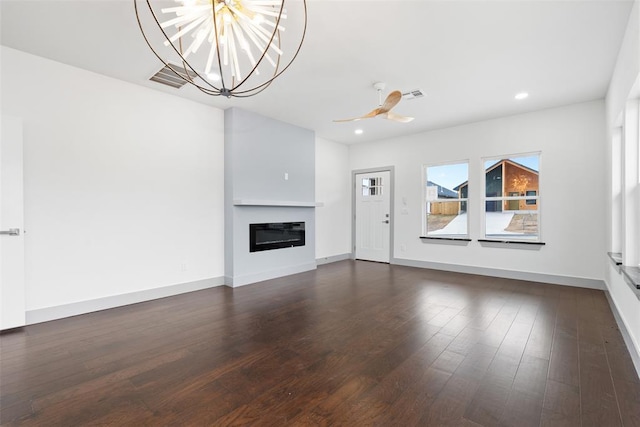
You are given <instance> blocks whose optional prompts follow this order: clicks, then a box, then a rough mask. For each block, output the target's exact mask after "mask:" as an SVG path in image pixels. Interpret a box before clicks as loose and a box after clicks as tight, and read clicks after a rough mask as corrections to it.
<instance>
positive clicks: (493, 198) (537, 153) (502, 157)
mask: <svg viewBox="0 0 640 427" xmlns="http://www.w3.org/2000/svg"><path fill="white" fill-rule="evenodd" d="M533 156H537V157H538V189H537V193H536V195H535V196H527V192H528V191H531V190H527V189H526V187H525V189H524V191H521V194H524V195H521V196H507V195H504V194H502V196H490V197H487V170H488V169H490V168H492V167H493V166H494V165H495V164H498V163H499V162H501V161H502V160H511V159H517V158H519V157H533ZM481 161H482V165H481V168H480V173H481V174H482V178H481V180H480V182H481V183H482V196H481V199H482V203H481V205H482V211H481V212H482V215H481V217H482V219H481V227H482V231H481V235H482V236H483V237H482V239H483V240H496V241H505V240H506V241H510V242H511V241H513V242H523V243H542V242H543V240H542V206H541V205H542V203H541V196H540V194H541V193H542V187H543V179H542V173H541V171H542V151H532V152H526V153H515V154H505V155H500V156H487V157H482V159H481ZM490 161H495V162H496V163H495V164H494V165H492V166H489V167H487V166H486V164H487V162H490ZM516 163H517V162H516ZM502 176H503V177H504V170H503V171H502ZM503 190H504V186H503ZM502 192H503V191H501V193H502ZM521 200H523V201H524V203H525V206H536V210H535V211H536V213H537V215H538V218H537V221H538V233H537V236H536V238H531V237H526V236H527V235H525V234H523V235H519V234H509V235H501V236H499V235H495V234H487V202H498V203H501V206H502V209H503V210H504V206H505V205H506V203H508V202H509V201H518V203H520V201H521ZM530 200H534V201H535V203H533V204H529V203H528V201H530ZM517 210H523V209H517Z"/></svg>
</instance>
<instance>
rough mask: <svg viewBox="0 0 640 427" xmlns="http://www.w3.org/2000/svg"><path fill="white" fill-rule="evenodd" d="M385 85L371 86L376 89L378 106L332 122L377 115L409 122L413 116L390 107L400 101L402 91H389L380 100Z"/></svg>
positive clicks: (378, 83)
mask: <svg viewBox="0 0 640 427" xmlns="http://www.w3.org/2000/svg"><path fill="white" fill-rule="evenodd" d="M385 87H386V85H385V84H384V83H382V82H377V83H374V84H373V88H374V89H375V90H377V91H378V108H376V109H374V110H371V111H369V112H368V113H367V114H365V115H364V116H361V117H354V118H352V119H341V120H334V122H354V121H356V120H362V119H372V118H374V117H378V116H380V117H382V118H384V119H387V120H393V121H394V122H400V123H409V122H410V121H412V120H413V117H406V116H401V115H400V114H396V113H393V112H391V109H392V108H393V107H395V106H396V105H397V104H398V102H400V99H402V92H400V91H399V90H394V91H393V92H391V93H390V94H389V95H387V98H386V99H385V100H384V102H382V91H383V90H384V88H385Z"/></svg>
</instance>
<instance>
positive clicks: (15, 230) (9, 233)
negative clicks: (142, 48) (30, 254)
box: [0, 228, 20, 236]
mask: <svg viewBox="0 0 640 427" xmlns="http://www.w3.org/2000/svg"><path fill="white" fill-rule="evenodd" d="M0 234H6V235H7V236H19V235H20V229H19V228H10V229H8V230H6V231H0Z"/></svg>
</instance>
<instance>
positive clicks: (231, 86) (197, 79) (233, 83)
mask: <svg viewBox="0 0 640 427" xmlns="http://www.w3.org/2000/svg"><path fill="white" fill-rule="evenodd" d="M207 1H208V2H210V4H211V13H212V15H211V19H212V21H213V29H214V31H213V33H214V34H215V37H214V39H215V40H210V42H212V43H215V44H216V46H215V47H214V48H215V55H216V59H217V71H218V73H219V76H220V84H219V85H218V84H215V83H213V82H211V81H210V80H209V79H208V78H207V76H206V75H205V73H204V71H203V70H201V69H198V67H197V66H194V65H193V64H192V63H191V62H189V60H187V58H186V56H188V51H187V52H185V51H184V49H183V46H182V37H177V39H176V40H175V41H171V37H170V36H169V35H168V34H167V32H166V31H165V29H164V28H163V24H162V23H161V22H160V20H159V19H158V15H157V14H156V11H155V10H154V8H153V6H152V5H151V1H150V0H144V1H143V3H144V4H146V6H147V9H148V11H149V13H150V16H151V17H152V18H153V22H155V24H156V25H157V26H158V29H159V30H160V32H161V34H162V36H163V37H164V39H165V40H164V44H165V45H166V46H165V47H170V48H171V50H172V52H174V53H175V54H177V55H178V58H179V59H177V61H176V62H181V63H182V67H183V68H182V69H178V68H176V66H175V65H174V64H172V63H171V62H170V61H169V60H167V59H165V58H164V56H165V55H161V53H160V52H159V49H158V48H154V46H153V44H152V43H151V41H150V39H149V37H148V35H147V32H145V29H144V28H143V24H142V21H141V17H140V13H141V11H140V10H139V9H138V3H140V2H141V0H133V3H134V9H135V14H136V20H137V22H138V26H139V28H140V32H141V33H142V36H143V38H144V40H145V42H146V44H147V46H149V49H151V51H152V52H153V54H154V55H155V56H156V57H157V58H158V59H159V60H160V61H161V62H162V63H163V64H164V65H165V66H166V67H168V68H169V69H171V70H172V71H173V72H174V73H175V74H176V75H177V76H178V77H179V78H180V79H182V80H184V81H185V82H186V83H188V84H190V85H192V86H194V87H196V88H197V89H198V90H200V91H201V92H203V93H205V94H207V95H211V96H225V97H227V98H232V97H234V98H247V97H250V96H254V95H257V94H259V93H260V92H262V91H263V90H265V89H266V88H267V87H269V85H271V83H272V82H273V81H274V80H275V79H276V78H278V77H279V76H280V75H281V74H282V73H284V72H285V71H286V70H287V69H288V68H289V67H290V66H291V64H292V63H293V61H294V60H295V59H296V58H297V57H298V54H299V53H300V49H301V48H302V44H303V42H304V38H305V35H306V32H307V2H306V0H302V5H303V11H304V24H303V28H302V35H301V36H300V42H299V43H298V46H297V48H296V50H295V53H294V54H293V56H292V57H291V59H290V60H289V61H288V62H287V64H286V65H285V66H284V67H282V68H280V67H281V59H282V58H281V57H282V55H280V54H278V55H277V59H276V60H275V61H274V60H271V59H270V58H269V62H271V63H272V64H273V63H275V65H274V71H273V74H268V77H267V78H266V80H264V81H263V80H261V79H260V78H258V77H256V75H257V74H258V73H257V72H256V71H257V70H258V67H259V66H260V65H261V64H262V63H263V61H264V59H265V58H266V57H267V56H268V54H267V52H268V51H269V48H270V47H271V48H272V47H273V46H274V43H277V50H280V48H281V42H282V40H281V37H280V32H281V31H280V29H281V26H280V21H281V19H283V13H285V8H284V7H285V0H282V2H281V3H280V7H279V10H278V9H275V8H274V13H273V15H272V16H276V15H275V14H276V13H277V17H276V19H275V22H274V24H275V25H273V32H272V33H271V37H270V38H269V40H268V42H266V43H265V46H264V49H263V50H262V52H261V54H260V57H259V58H258V59H257V61H255V63H254V64H249V65H253V67H252V68H251V69H250V70H249V71H246V72H245V74H244V76H243V77H242V78H240V79H236V77H234V76H231V77H230V72H229V71H228V69H229V67H231V66H230V65H228V64H227V65H225V64H224V63H223V62H224V61H223V59H222V58H221V52H222V51H223V49H224V48H225V47H224V45H223V43H224V42H222V41H221V35H220V32H221V28H220V26H219V22H220V19H219V16H218V15H219V14H220V12H219V11H216V5H217V4H221V5H222V6H226V4H227V2H230V0H207ZM249 1H250V0H249ZM276 11H277V12H276ZM165 25H166V24H165ZM174 38H175V36H174ZM226 43H229V41H226ZM234 49H235V46H234ZM225 71H226V72H225ZM249 80H251V84H249V83H248V82H249Z"/></svg>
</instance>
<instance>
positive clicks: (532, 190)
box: [462, 153, 540, 241]
mask: <svg viewBox="0 0 640 427" xmlns="http://www.w3.org/2000/svg"><path fill="white" fill-rule="evenodd" d="M539 165H540V154H539V153H536V154H529V155H519V156H505V157H501V158H493V159H484V167H485V174H484V176H485V195H484V208H485V216H484V229H485V233H484V234H485V237H486V238H488V239H492V238H495V239H501V240H502V239H508V240H528V241H531V240H532V241H540V210H539V204H540V203H539V202H540V188H539V187H540V184H539V182H540V167H539ZM464 185H466V183H464V184H463V185H462V186H464Z"/></svg>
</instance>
